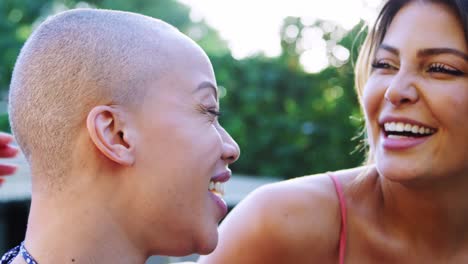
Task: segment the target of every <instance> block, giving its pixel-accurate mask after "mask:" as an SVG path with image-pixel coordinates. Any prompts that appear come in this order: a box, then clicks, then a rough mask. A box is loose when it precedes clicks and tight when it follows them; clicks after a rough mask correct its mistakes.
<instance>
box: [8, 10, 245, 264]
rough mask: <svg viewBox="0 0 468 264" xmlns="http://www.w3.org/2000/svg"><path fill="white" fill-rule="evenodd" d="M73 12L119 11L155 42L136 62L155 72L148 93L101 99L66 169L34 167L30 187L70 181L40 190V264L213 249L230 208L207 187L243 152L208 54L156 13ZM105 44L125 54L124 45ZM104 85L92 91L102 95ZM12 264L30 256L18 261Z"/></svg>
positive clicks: (31, 240) (35, 202)
mask: <svg viewBox="0 0 468 264" xmlns="http://www.w3.org/2000/svg"><path fill="white" fill-rule="evenodd" d="M70 12H74V13H75V14H74V15H76V14H77V13H78V15H83V16H88V17H94V18H93V19H98V20H99V19H102V20H103V23H105V22H108V21H107V19H108V17H109V15H111V16H114V15H115V16H117V18H116V19H117V20H122V21H123V22H125V23H124V24H130V25H133V26H134V28H133V30H141V31H142V32H143V33H145V34H144V35H145V38H147V40H152V41H148V42H145V40H142V41H141V42H139V43H140V44H139V45H140V46H139V47H140V48H141V50H140V53H138V52H137V51H138V50H134V51H133V52H136V53H135V54H136V55H137V56H136V58H135V59H136V60H139V59H141V58H143V57H144V58H145V60H144V63H142V64H140V66H141V67H144V69H143V68H142V69H141V71H143V72H145V73H148V74H145V75H141V76H144V78H143V79H142V80H138V82H137V83H139V84H141V86H139V87H138V89H144V92H143V93H142V92H135V93H129V94H128V96H130V98H125V100H121V101H118V100H112V103H107V104H99V103H94V105H93V106H92V107H90V109H89V110H88V111H85V112H82V113H81V114H82V115H83V116H84V118H83V119H78V120H82V121H80V122H78V123H77V124H76V125H73V126H76V127H77V129H76V131H74V135H76V136H75V137H74V138H73V140H74V141H75V142H76V143H75V144H74V149H73V151H72V152H71V153H69V154H70V157H68V159H67V161H70V164H68V166H66V168H68V169H66V170H65V172H64V173H63V174H61V175H47V176H48V177H42V176H43V175H41V172H42V171H41V169H42V168H43V166H38V167H34V169H33V170H32V171H33V179H34V180H35V181H34V182H33V185H34V184H37V185H39V186H44V185H43V182H44V181H49V180H50V179H58V177H59V178H63V179H65V180H64V181H63V182H62V183H61V184H60V185H56V186H58V187H57V188H54V189H53V190H52V191H51V189H47V188H34V186H33V193H32V204H31V210H30V216H29V221H28V228H27V232H26V239H25V245H26V248H27V249H28V251H29V252H30V253H31V254H32V255H33V256H34V257H35V258H36V260H37V261H38V262H39V263H71V262H75V263H144V262H145V261H146V259H147V258H148V257H149V256H151V255H178V256H181V255H188V254H191V253H199V254H207V253H209V252H211V251H213V250H214V248H215V246H216V244H217V238H218V234H217V223H218V222H219V220H220V219H221V218H222V217H223V211H222V209H220V207H219V206H218V205H217V203H216V201H215V200H214V199H213V198H212V194H211V193H210V192H209V191H208V186H209V182H210V179H211V178H212V177H214V176H216V175H219V174H220V173H230V170H229V168H228V166H229V164H231V163H233V162H235V161H236V160H237V158H238V157H239V148H238V146H237V144H236V142H235V141H234V140H233V139H232V138H231V137H230V135H229V134H228V133H227V132H226V131H225V130H224V129H223V127H222V126H221V125H220V123H219V121H218V118H217V114H216V113H217V111H219V101H218V96H217V88H216V80H215V77H214V73H213V69H212V66H211V63H210V61H209V59H208V57H207V56H206V54H205V53H204V52H203V50H202V49H201V48H200V47H199V46H198V45H196V44H195V43H194V42H193V41H192V40H190V39H189V38H187V37H186V36H184V35H183V34H181V33H180V32H178V31H177V30H175V29H174V28H172V27H169V26H168V25H167V24H165V23H163V22H161V21H157V20H154V19H152V18H149V17H143V16H138V15H136V14H131V13H124V12H115V11H105V10H104V11H96V10H75V11H70ZM80 12H81V13H80ZM114 12H115V13H114ZM65 15H66V14H65ZM72 17H73V16H72ZM135 17H136V18H135ZM135 19H136V21H137V22H135ZM132 23H133V24H132ZM114 26H116V25H114ZM153 29H154V30H153ZM133 33H135V34H136V33H137V32H133ZM133 33H132V34H133ZM140 33H141V32H140ZM119 34H125V31H123V30H122V31H119ZM86 36H88V34H86ZM79 37H80V35H78V36H77V41H79V40H80V38H79ZM116 39H117V40H119V37H116ZM120 44H122V45H125V43H120ZM107 45H109V46H110V50H117V51H118V50H119V46H118V45H119V42H118V41H117V42H116V43H113V42H109V43H107ZM112 45H117V46H112ZM78 48H79V47H78ZM149 51H152V52H151V53H148V52H149ZM75 52H77V51H75ZM120 55H121V54H119V56H120ZM140 62H141V61H137V62H136V63H135V64H134V65H139V64H138V63H140ZM149 62H152V63H150V64H148V63H149ZM130 65H133V64H130ZM161 65H165V66H166V68H162V67H160V66H161ZM105 66H106V67H114V65H105ZM164 69H165V70H164ZM167 69H169V70H167ZM104 70H105V71H106V72H107V69H104ZM133 70H134V71H135V72H137V70H136V69H133ZM109 71H111V70H109ZM98 73H99V72H98ZM137 76H140V75H137ZM155 76H157V78H155ZM119 77H120V76H116V78H119ZM99 87H105V86H99ZM99 87H97V88H96V87H89V88H90V91H93V89H97V90H96V91H97V92H98V93H99V94H100V95H103V94H104V95H105V93H104V92H105V91H101V90H99ZM135 89H137V88H135ZM108 96H109V97H111V96H112V93H110V94H108ZM132 96H135V98H132ZM104 101H105V100H104ZM108 101H111V100H108ZM88 103H89V102H88ZM84 104H85V103H84ZM51 109H53V107H51ZM51 111H52V110H51ZM70 122H71V121H70ZM63 129H66V127H64V128H63ZM51 144H53V142H51ZM57 144H58V143H57ZM31 155H32V156H31V157H32V159H33V160H34V152H32V153H31ZM34 164H35V163H33V165H34ZM48 173H50V172H48ZM49 176H52V177H49ZM13 263H24V261H23V259H22V258H21V257H17V258H16V259H15V260H14V262H13Z"/></svg>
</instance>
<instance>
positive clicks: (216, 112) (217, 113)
mask: <svg viewBox="0 0 468 264" xmlns="http://www.w3.org/2000/svg"><path fill="white" fill-rule="evenodd" d="M201 110H202V111H201V112H202V113H204V114H209V115H210V116H211V117H213V118H214V119H215V118H218V117H220V116H221V112H220V111H219V110H217V108H215V107H207V106H203V105H202V106H201Z"/></svg>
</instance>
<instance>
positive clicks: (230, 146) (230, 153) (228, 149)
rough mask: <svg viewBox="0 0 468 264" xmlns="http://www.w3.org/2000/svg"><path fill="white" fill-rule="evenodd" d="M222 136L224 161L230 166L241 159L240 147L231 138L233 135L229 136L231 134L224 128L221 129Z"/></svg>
mask: <svg viewBox="0 0 468 264" xmlns="http://www.w3.org/2000/svg"><path fill="white" fill-rule="evenodd" d="M221 134H222V139H223V154H222V159H223V160H225V161H226V162H227V163H228V164H232V163H234V162H236V160H238V159H239V156H240V148H239V145H237V142H236V141H235V140H234V139H233V138H232V137H231V135H229V133H228V132H227V131H226V130H225V129H224V128H221Z"/></svg>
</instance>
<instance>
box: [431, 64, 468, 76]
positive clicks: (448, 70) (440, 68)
mask: <svg viewBox="0 0 468 264" xmlns="http://www.w3.org/2000/svg"><path fill="white" fill-rule="evenodd" d="M427 71H428V72H431V73H444V74H450V75H453V76H461V75H464V74H465V73H464V72H462V71H460V70H458V69H456V68H454V67H452V66H448V65H446V64H442V63H433V64H431V65H429V68H428V70H427Z"/></svg>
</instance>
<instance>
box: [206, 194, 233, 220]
mask: <svg viewBox="0 0 468 264" xmlns="http://www.w3.org/2000/svg"><path fill="white" fill-rule="evenodd" d="M208 193H209V194H210V196H211V198H212V199H213V200H214V202H215V203H216V205H217V206H218V208H219V209H220V211H221V213H222V215H221V217H224V216H225V215H226V214H227V212H228V207H227V204H226V202H225V201H224V200H223V199H221V197H219V196H217V195H216V194H214V193H212V192H210V191H208Z"/></svg>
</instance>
